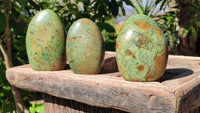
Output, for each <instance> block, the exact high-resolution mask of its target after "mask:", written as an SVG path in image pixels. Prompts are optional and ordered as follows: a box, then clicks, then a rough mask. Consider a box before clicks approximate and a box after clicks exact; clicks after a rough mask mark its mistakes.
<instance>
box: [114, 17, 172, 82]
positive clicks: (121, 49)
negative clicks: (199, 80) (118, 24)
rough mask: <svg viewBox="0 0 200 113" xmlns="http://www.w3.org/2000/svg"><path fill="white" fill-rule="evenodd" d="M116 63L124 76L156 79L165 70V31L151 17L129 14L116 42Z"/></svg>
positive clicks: (140, 79) (139, 79) (138, 79)
mask: <svg viewBox="0 0 200 113" xmlns="http://www.w3.org/2000/svg"><path fill="white" fill-rule="evenodd" d="M116 53H117V63H118V68H119V71H120V72H121V73H122V75H123V77H124V79H126V80H129V81H154V80H157V79H159V78H160V77H161V76H162V75H163V73H164V72H165V68H166V65H167V59H168V52H167V44H166V39H165V36H164V34H163V33H162V31H161V29H160V28H159V26H158V25H157V24H156V22H155V21H154V20H152V19H151V18H150V17H148V16H145V15H141V14H137V15H134V16H131V17H129V18H128V19H127V20H126V21H125V22H124V25H123V28H122V30H121V31H120V33H119V35H118V38H117V43H116Z"/></svg>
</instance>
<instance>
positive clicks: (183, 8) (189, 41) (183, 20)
mask: <svg viewBox="0 0 200 113" xmlns="http://www.w3.org/2000/svg"><path fill="white" fill-rule="evenodd" d="M197 2H198V1H197ZM190 4H191V2H190V0H189V1H187V0H179V1H178V9H179V11H178V12H177V17H178V18H179V27H180V28H179V31H178V32H179V33H178V36H179V41H180V44H179V45H178V54H182V55H189V56H197V55H198V54H197V49H196V41H195V40H194V37H193V36H192V34H191V33H190V32H189V33H187V34H186V35H184V36H183V32H184V30H185V29H187V28H188V27H189V26H190V24H191V20H192V19H193V17H194V15H195V12H194V11H192V10H190V9H191V5H190Z"/></svg>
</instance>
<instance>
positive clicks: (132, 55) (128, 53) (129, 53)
mask: <svg viewBox="0 0 200 113" xmlns="http://www.w3.org/2000/svg"><path fill="white" fill-rule="evenodd" d="M126 55H129V56H131V57H132V58H133V59H135V58H136V57H135V55H134V54H133V52H132V51H131V50H127V51H126Z"/></svg>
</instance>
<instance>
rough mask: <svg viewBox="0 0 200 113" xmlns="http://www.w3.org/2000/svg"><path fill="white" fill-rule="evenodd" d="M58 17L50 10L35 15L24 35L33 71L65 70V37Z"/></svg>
mask: <svg viewBox="0 0 200 113" xmlns="http://www.w3.org/2000/svg"><path fill="white" fill-rule="evenodd" d="M64 34H65V32H64V28H63V25H62V23H61V21H60V19H59V18H58V16H57V15H56V14H55V13H54V12H53V11H52V10H50V9H46V10H43V11H40V12H39V13H37V14H36V15H35V16H34V17H33V18H32V20H31V22H30V24H29V26H28V30H27V33H26V49H27V55H28V59H29V63H30V65H31V67H32V68H33V69H34V70H43V71H47V70H61V69H64V68H65V65H66V61H65V36H64Z"/></svg>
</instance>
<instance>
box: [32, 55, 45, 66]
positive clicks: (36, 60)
mask: <svg viewBox="0 0 200 113" xmlns="http://www.w3.org/2000/svg"><path fill="white" fill-rule="evenodd" d="M33 60H34V61H35V62H37V63H40V64H42V65H43V66H44V65H45V63H43V62H41V61H39V60H38V59H37V58H36V57H33Z"/></svg>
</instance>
